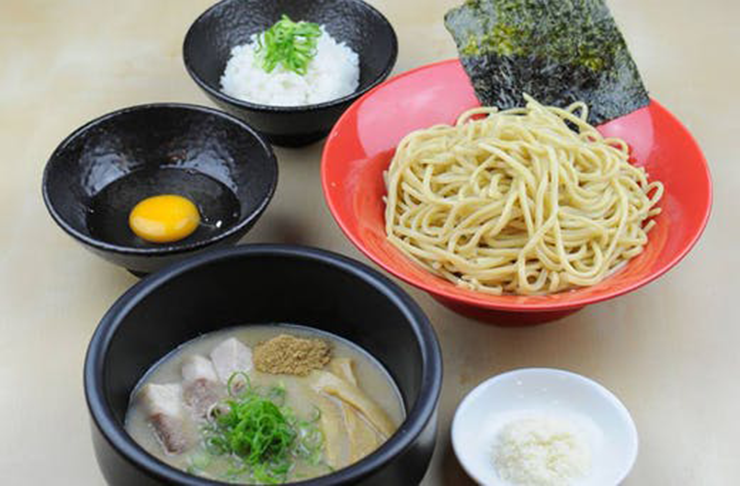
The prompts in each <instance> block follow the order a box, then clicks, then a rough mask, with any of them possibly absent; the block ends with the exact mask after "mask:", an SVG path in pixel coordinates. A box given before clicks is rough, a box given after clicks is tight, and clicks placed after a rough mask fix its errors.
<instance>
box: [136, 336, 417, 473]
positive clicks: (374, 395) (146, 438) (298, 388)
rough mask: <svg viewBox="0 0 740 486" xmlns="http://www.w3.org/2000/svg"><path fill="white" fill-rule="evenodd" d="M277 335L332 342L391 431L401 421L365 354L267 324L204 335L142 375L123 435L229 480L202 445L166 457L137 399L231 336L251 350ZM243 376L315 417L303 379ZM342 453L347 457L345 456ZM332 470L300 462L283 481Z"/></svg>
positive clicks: (336, 341)
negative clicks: (277, 388)
mask: <svg viewBox="0 0 740 486" xmlns="http://www.w3.org/2000/svg"><path fill="white" fill-rule="evenodd" d="M280 334H290V335H293V336H296V337H314V338H322V339H326V340H327V341H329V342H331V344H332V358H333V359H334V358H349V359H351V360H352V361H353V364H354V374H355V376H356V379H357V385H358V387H359V388H360V389H361V390H362V391H363V392H364V393H365V395H367V397H369V398H370V399H371V400H373V401H374V402H375V403H376V404H377V405H378V406H379V407H380V408H381V409H382V410H383V411H384V412H385V413H386V414H387V416H388V418H389V419H390V420H391V422H392V423H393V424H394V426H395V428H397V427H398V426H399V425H400V424H401V422H402V421H403V419H404V417H405V410H404V407H403V402H402V399H401V396H400V393H399V391H398V388H397V387H396V385H395V383H394V382H393V380H392V379H391V377H390V375H389V373H388V372H387V371H386V370H385V368H383V366H382V365H381V364H380V363H379V362H378V361H377V360H376V359H375V358H373V357H372V356H371V355H370V354H369V353H367V352H366V351H364V350H363V349H361V348H360V347H359V346H357V345H355V344H353V343H351V342H349V341H347V340H345V339H343V338H340V337H338V336H335V335H333V334H329V333H326V332H323V331H318V330H315V329H311V328H306V327H302V326H295V325H288V324H279V325H277V324H269V325H249V326H237V327H232V328H228V329H224V330H221V331H216V332H213V333H209V334H205V335H203V336H201V337H198V338H196V339H194V340H192V341H189V342H187V343H184V344H183V345H181V346H179V347H178V348H176V349H175V350H174V351H172V352H171V353H169V354H168V355H167V356H165V357H164V358H163V359H162V360H160V361H159V362H158V363H157V364H155V365H154V366H153V367H152V368H151V369H150V370H149V371H148V372H147V373H146V375H145V376H144V377H143V378H142V379H141V381H140V382H139V384H138V385H137V387H136V388H135V390H134V392H133V393H132V395H131V401H130V405H129V409H128V412H127V415H126V420H125V428H126V430H127V432H128V433H129V434H130V435H131V437H132V438H133V439H134V440H135V441H136V442H137V443H138V444H139V445H140V446H141V447H143V448H144V449H145V450H146V451H147V452H149V453H150V454H152V455H153V456H155V457H157V458H158V459H160V460H162V461H163V462H165V463H167V464H169V465H171V466H173V467H176V468H178V469H182V470H185V471H189V472H191V473H194V474H197V475H199V476H204V477H209V478H212V479H219V480H228V478H227V477H225V476H226V472H227V462H226V460H223V461H219V460H213V459H207V458H208V457H209V456H208V455H207V453H206V450H205V448H204V445H203V443H202V442H201V441H198V445H197V446H196V447H194V448H192V449H190V450H188V451H186V452H184V453H182V454H178V455H175V454H169V453H167V452H166V451H165V450H164V448H163V446H162V444H161V443H160V441H159V440H158V438H157V436H156V434H155V431H154V428H153V426H152V425H151V424H150V422H149V419H148V417H147V416H146V413H145V411H144V410H143V407H142V406H141V403H140V400H138V393H139V391H140V390H141V388H142V387H143V386H144V385H146V384H169V383H180V382H181V381H182V374H181V368H182V364H183V361H184V360H185V359H187V358H188V357H191V356H194V355H201V356H205V357H208V356H209V354H210V353H211V351H212V350H213V349H214V348H215V347H216V346H218V345H219V344H220V343H222V342H223V341H224V340H226V339H228V338H232V337H233V338H236V339H238V340H239V341H241V342H242V343H243V344H244V345H246V346H248V347H250V348H252V349H253V348H254V347H255V346H256V345H258V344H259V343H262V342H264V341H267V340H269V339H271V338H274V337H276V336H278V335H280ZM325 368H326V367H325ZM248 374H249V378H250V381H251V383H252V385H253V386H256V387H269V386H274V385H281V386H283V387H284V388H285V390H286V395H285V402H284V404H285V406H287V407H290V408H292V409H293V410H294V411H295V414H296V416H297V417H298V418H301V419H310V418H311V417H314V416H315V415H316V406H315V402H316V400H317V399H320V398H319V396H318V394H317V393H316V392H315V391H314V390H313V389H312V388H311V387H310V385H309V380H308V378H307V377H301V376H294V375H285V374H281V375H274V374H268V373H262V372H259V371H257V370H256V369H252V370H251V371H250V372H249V373H248ZM331 401H332V402H334V403H335V404H336V403H339V402H340V400H338V399H331ZM191 430H198V425H195V426H194V427H192V429H191ZM346 441H347V444H346V446H345V445H342V447H340V449H342V450H343V451H348V450H349V438H346ZM343 453H345V454H348V452H343ZM206 459H207V460H206ZM342 462H350V463H351V461H350V459H349V457H343V458H342ZM205 463H207V464H206V466H207V467H202V466H203V465H204V464H205ZM332 470H333V468H331V467H329V466H327V465H326V464H324V463H322V464H319V465H312V464H309V463H307V462H305V461H299V462H298V463H296V464H295V467H294V468H293V469H292V471H291V474H290V475H289V477H288V480H289V481H292V480H301V479H308V478H312V477H318V476H323V475H326V474H328V473H330V472H332ZM231 480H234V479H233V478H232V479H231ZM235 482H244V483H245V484H248V482H247V481H245V480H244V479H238V480H235Z"/></svg>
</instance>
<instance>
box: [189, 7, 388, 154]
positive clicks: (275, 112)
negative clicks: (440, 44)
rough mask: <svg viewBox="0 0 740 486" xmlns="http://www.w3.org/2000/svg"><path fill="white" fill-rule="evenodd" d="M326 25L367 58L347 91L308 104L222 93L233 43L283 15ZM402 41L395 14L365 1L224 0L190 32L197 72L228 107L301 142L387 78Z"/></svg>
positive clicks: (284, 140) (272, 133) (265, 129)
mask: <svg viewBox="0 0 740 486" xmlns="http://www.w3.org/2000/svg"><path fill="white" fill-rule="evenodd" d="M283 14H287V15H288V16H289V17H290V18H291V19H293V20H295V21H299V20H305V21H308V22H315V23H317V24H323V25H324V26H325V27H326V30H327V31H328V32H329V34H331V36H332V37H334V38H335V39H337V41H339V42H346V43H347V45H348V46H349V47H351V48H352V50H354V51H355V52H356V53H357V54H358V55H359V58H360V86H359V87H358V89H357V90H356V91H355V92H354V93H352V94H350V95H348V96H344V97H342V98H339V99H336V100H333V101H329V102H326V103H320V104H315V105H308V106H299V107H280V106H267V105H261V104H256V103H249V102H246V101H242V100H238V99H236V98H232V97H231V96H228V95H226V94H224V93H222V92H221V82H220V79H221V75H222V74H223V72H224V68H225V67H226V63H227V61H228V60H229V57H230V54H231V49H232V48H233V47H234V46H237V45H241V44H245V43H248V42H249V41H250V37H251V36H252V34H257V33H260V32H263V31H265V30H266V29H268V28H269V27H270V26H272V25H273V24H274V23H275V22H277V21H278V20H280V17H281V15H283ZM397 54H398V41H397V39H396V33H395V32H394V30H393V27H392V26H391V24H390V23H389V22H388V20H387V19H386V18H385V17H384V16H383V15H382V14H381V13H380V12H378V11H377V10H375V9H374V8H373V7H371V6H370V5H368V4H366V3H365V2H362V1H360V0H310V1H308V0H270V1H265V0H223V1H221V2H219V3H217V4H216V5H214V6H213V7H211V8H210V9H208V10H207V11H206V12H205V13H204V14H203V15H201V16H200V17H199V18H198V19H197V20H196V21H195V23H194V24H193V25H192V26H191V27H190V30H189V31H188V33H187V36H186V37H185V44H184V46H183V56H184V59H185V67H186V68H187V70H188V72H189V73H190V76H192V78H193V79H194V80H195V82H196V83H197V84H198V86H200V87H201V88H202V89H203V91H205V93H206V94H207V95H208V96H209V97H210V98H211V100H213V101H214V102H215V103H216V104H217V105H219V106H220V107H221V108H223V109H224V110H226V111H228V112H229V113H231V114H233V115H236V116H238V117H239V118H242V119H243V120H246V121H248V122H249V123H250V124H252V125H253V126H254V127H255V128H257V129H258V130H260V131H261V132H262V133H264V134H265V135H266V136H267V138H268V140H270V142H272V143H274V144H277V145H284V146H291V147H297V146H301V145H307V144H309V143H312V142H316V141H318V140H321V139H322V138H324V137H325V136H326V135H328V133H329V131H330V130H331V128H332V126H334V123H335V122H336V121H337V120H338V119H339V117H340V116H341V115H342V113H343V112H344V110H346V109H347V108H348V107H349V105H350V104H352V102H353V101H355V100H356V99H357V98H359V97H360V96H361V95H362V94H364V93H365V92H367V91H368V90H370V89H371V88H373V87H374V86H376V85H377V84H379V83H380V82H382V81H383V80H385V79H386V78H387V77H388V75H389V74H390V73H391V70H392V69H393V66H394V65H395V63H396V56H397Z"/></svg>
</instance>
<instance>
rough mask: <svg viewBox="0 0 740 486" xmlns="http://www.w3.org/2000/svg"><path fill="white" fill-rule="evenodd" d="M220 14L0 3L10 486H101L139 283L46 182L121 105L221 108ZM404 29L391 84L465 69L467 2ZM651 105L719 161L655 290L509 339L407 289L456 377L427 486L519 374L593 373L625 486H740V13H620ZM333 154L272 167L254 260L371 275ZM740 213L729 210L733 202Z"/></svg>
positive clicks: (119, 5) (448, 380)
mask: <svg viewBox="0 0 740 486" xmlns="http://www.w3.org/2000/svg"><path fill="white" fill-rule="evenodd" d="M210 3H211V2H210V0H126V1H115V0H105V1H103V0H0V148H1V149H2V152H1V155H0V163H1V164H2V173H1V174H0V484H3V485H21V484H28V485H31V484H33V485H42V484H52V483H53V484H62V485H101V484H103V480H102V477H101V475H100V473H99V472H98V469H97V466H96V464H95V460H94V458H93V452H92V447H91V443H90V439H89V425H88V419H87V410H86V408H85V402H84V398H83V390H82V364H83V358H84V353H85V349H86V346H87V343H88V339H89V338H90V335H91V333H92V332H93V329H94V328H95V326H96V324H97V322H98V320H99V319H100V317H101V316H102V315H103V313H104V312H105V310H106V309H107V308H108V306H110V305H111V303H112V302H113V301H114V300H115V299H116V298H117V297H118V296H119V295H120V294H121V293H122V292H123V291H124V290H126V289H127V288H128V287H129V286H130V285H132V284H133V283H134V282H135V281H136V280H135V279H134V277H132V276H130V275H129V274H128V273H126V272H125V271H123V270H121V269H119V268H117V267H114V266H111V265H109V264H107V263H104V262H103V261H101V260H99V259H98V258H97V257H94V256H93V255H92V254H90V253H88V252H87V251H85V250H83V249H82V248H81V247H80V246H79V245H78V244H77V243H76V242H74V241H73V240H72V239H71V238H69V237H68V236H66V235H65V234H64V233H63V232H62V231H61V230H60V229H59V228H57V227H56V226H55V225H54V224H53V222H52V221H51V219H50V217H49V216H48V214H47V212H46V210H45V208H44V205H43V203H42V200H41V197H40V183H41V172H42V169H43V166H44V163H45V161H46V159H47V157H48V156H49V154H50V153H51V151H52V150H53V149H54V147H55V146H56V145H57V143H58V142H59V141H60V140H61V139H62V138H63V137H65V136H66V135H67V134H68V133H69V132H71V131H72V130H73V129H75V128H76V127H78V126H79V125H80V124H82V123H84V122H86V121H88V120H89V119H91V118H93V117H96V116H98V115H101V114H103V113H105V112H108V111H110V110H113V109H116V108H119V107H123V106H126V105H131V104H137V103H143V102H151V101H188V102H194V103H202V104H209V103H208V101H207V100H206V98H205V96H204V95H203V94H201V92H200V91H199V90H198V88H197V87H196V86H195V84H194V83H193V82H191V80H190V79H189V77H188V76H187V74H186V73H185V70H184V68H183V65H182V62H181V57H180V48H181V44H182V39H183V35H184V33H185V31H186V29H187V27H188V25H189V24H190V23H191V22H192V20H193V19H194V18H195V17H196V16H197V15H198V14H199V13H200V12H201V11H203V10H204V9H205V8H206V7H207V6H208V5H209V4H210ZM372 3H374V4H376V5H377V6H378V7H379V8H380V9H381V10H382V11H383V12H384V13H385V14H386V15H387V16H388V18H389V19H390V20H391V22H392V23H393V25H394V26H395V28H396V30H397V32H398V36H399V41H400V53H399V59H398V64H397V66H396V69H395V72H396V73H399V72H402V71H405V70H407V69H410V68H413V67H416V66H419V65H421V64H425V63H428V62H432V61H436V60H440V59H445V58H450V57H454V55H455V51H454V46H453V43H452V41H451V39H450V37H449V36H448V34H447V32H446V31H445V30H444V28H443V26H442V15H443V13H444V12H445V11H446V10H447V9H448V8H449V7H451V6H453V5H454V4H457V3H459V0H438V1H432V0H376V1H374V2H372ZM611 6H612V9H613V11H614V13H615V16H616V17H617V19H618V21H619V23H620V24H621V26H622V28H623V31H624V33H625V35H626V37H627V39H628V40H629V43H630V45H631V47H632V52H633V54H634V57H635V58H636V61H637V64H638V65H639V66H640V68H641V71H642V74H643V77H644V78H645V81H646V83H647V85H648V86H649V88H650V90H651V93H652V95H653V96H654V97H656V98H657V99H659V100H660V101H661V102H662V103H663V104H665V105H666V106H668V107H670V109H671V110H672V111H673V112H674V113H675V114H676V115H678V117H679V118H681V119H682V120H683V121H684V123H685V124H686V125H687V126H688V127H689V128H690V129H691V130H692V131H693V133H694V134H695V136H696V137H697V139H698V140H699V142H700V144H701V145H702V147H703V148H704V151H705V154H706V156H707V158H708V160H709V161H710V164H711V168H712V172H713V176H714V182H715V193H714V194H715V206H714V211H713V216H712V220H711V222H710V224H709V227H708V229H707V231H706V233H705V234H704V237H703V238H702V240H701V241H700V243H699V245H698V246H697V247H696V248H695V249H694V251H693V252H692V253H691V254H690V255H689V256H688V257H687V258H686V260H684V261H683V262H682V263H681V265H680V266H679V267H678V268H676V269H675V270H673V271H671V272H670V273H669V274H668V275H667V276H665V277H663V278H662V279H660V280H659V281H658V282H656V283H653V284H651V285H649V286H648V287H647V288H644V289H642V290H640V291H638V292H635V293H633V294H630V295H628V296H625V297H622V298H619V299H617V300H614V301H611V302H607V303H603V304H599V305H594V306H591V307H589V308H587V309H585V310H583V311H581V312H579V313H577V314H575V315H573V316H572V317H569V318H567V319H565V320H562V321H560V322H557V323H554V324H551V325H546V326H541V327H535V328H527V329H501V328H496V327H491V326H487V325H482V324H479V323H477V322H474V321H471V320H467V319H465V318H462V317H460V316H457V315H455V314H453V313H451V312H449V311H448V310H446V309H445V308H443V307H441V306H439V305H438V304H436V303H435V302H433V301H432V300H431V299H430V298H429V297H428V296H427V295H426V294H424V293H422V292H418V291H415V290H413V289H409V291H410V292H411V294H412V295H413V296H414V297H415V298H416V299H417V301H418V302H420V303H421V305H422V306H423V307H424V309H425V310H426V312H427V313H428V314H429V316H430V317H431V319H432V321H433V323H434V326H435V328H436V330H437V333H438V335H439V338H440V341H441V345H442V350H443V353H444V360H445V381H444V389H443V394H442V400H441V405H440V421H441V423H440V432H439V443H438V449H437V452H436V455H435V457H434V461H433V463H432V465H431V468H430V471H429V474H428V475H427V478H426V479H425V481H424V483H423V484H424V485H458V484H460V485H466V484H470V483H469V480H467V479H466V478H465V476H464V474H463V473H462V471H461V469H460V467H459V465H458V464H457V462H456V460H455V458H454V455H453V453H452V451H451V448H450V441H449V425H450V420H451V417H452V414H453V412H454V409H455V406H456V404H457V403H458V402H459V400H460V399H461V398H462V397H463V395H464V394H465V393H466V392H467V391H468V390H470V389H471V388H472V387H473V386H475V384H477V383H478V382H480V381H482V380H483V379H485V378H487V377H489V376H491V375H494V374H497V373H500V372H502V371H505V370H509V369H512V368H517V367H523V366H554V367H561V368H566V369H569V370H572V371H576V372H579V373H583V374H585V375H588V376H590V377H592V378H595V379H596V380H598V381H600V382H601V383H603V384H604V385H606V386H607V387H608V388H610V389H611V390H613V391H614V392H615V393H616V394H617V395H619V396H620V397H621V398H622V399H623V400H624V402H625V404H626V405H627V407H628V408H629V409H630V410H631V411H632V414H633V416H634V418H635V421H636V422H637V427H638V429H639V433H640V438H641V440H640V455H639V458H638V460H637V464H636V466H635V469H634V471H633V472H632V474H631V476H630V477H629V479H628V480H627V481H626V483H625V484H628V485H650V486H652V485H730V484H740V460H738V438H740V421H738V409H739V403H738V400H739V399H740V377H739V376H738V372H739V371H740V358H739V356H740V352H739V351H738V344H740V319H738V312H737V311H736V310H735V309H736V304H737V302H738V299H740V295H738V291H740V279H739V277H740V251H739V250H738V247H739V245H738V240H735V238H740V228H738V224H737V223H738V219H739V218H738V212H740V205H739V204H738V203H737V201H738V199H737V197H738V194H739V193H740V155H739V154H740V149H739V148H738V147H739V146H740V145H739V144H740V124H739V123H738V111H740V101H738V95H737V90H738V88H740V69H739V68H738V62H739V61H740V34H738V32H740V31H739V30H738V27H737V21H738V19H740V2H737V1H736V0H707V1H704V2H700V1H696V0H673V1H668V0H663V1H661V0H612V1H611ZM321 150H322V144H320V143H319V144H315V145H313V146H310V147H308V148H305V149H302V150H285V149H277V155H278V157H279V159H280V168H281V173H280V184H279V187H278V191H277V194H276V196H275V198H274V200H273V202H272V204H271V206H270V207H269V209H268V210H267V212H266V214H265V215H264V216H263V217H262V219H261V220H260V222H259V223H258V224H257V226H256V227H255V228H254V230H253V231H252V232H251V233H250V234H249V235H248V236H247V238H246V239H245V240H244V241H245V242H290V243H305V244H309V245H316V246H320V247H324V248H329V249H332V250H336V251H339V252H343V253H346V254H348V255H351V256H354V257H357V258H361V257H360V256H359V254H358V252H357V251H356V250H355V249H354V248H353V247H352V246H351V245H350V244H349V243H348V242H347V241H346V240H345V239H344V237H343V236H342V235H341V234H340V232H339V230H338V228H337V226H336V225H335V224H334V222H333V221H332V219H331V216H330V215H329V212H328V210H327V208H326V206H325V205H324V202H323V197H322V193H321V188H320V184H319V158H320V154H321ZM733 198H734V199H733Z"/></svg>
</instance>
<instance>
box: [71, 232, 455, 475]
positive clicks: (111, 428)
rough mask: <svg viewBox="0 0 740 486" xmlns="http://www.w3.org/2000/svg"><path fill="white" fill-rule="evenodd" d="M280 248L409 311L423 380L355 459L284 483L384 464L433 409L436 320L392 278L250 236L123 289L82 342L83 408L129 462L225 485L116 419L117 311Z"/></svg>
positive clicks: (333, 256) (438, 372)
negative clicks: (151, 446) (248, 241)
mask: <svg viewBox="0 0 740 486" xmlns="http://www.w3.org/2000/svg"><path fill="white" fill-rule="evenodd" d="M262 256H270V257H274V256H282V257H287V258H294V259H303V260H309V261H313V262H315V263H318V264H321V265H328V266H332V267H334V268H338V269H340V270H342V271H343V272H345V273H347V274H350V275H352V276H353V277H357V278H359V279H361V280H362V281H364V282H365V283H367V284H370V285H372V286H373V287H374V288H375V289H377V290H378V291H380V292H381V293H382V294H383V295H385V296H386V297H387V298H388V299H389V300H391V301H392V302H393V304H394V305H395V306H396V307H398V308H399V309H400V310H401V311H402V313H403V314H404V315H405V317H406V318H407V320H408V322H409V323H410V325H411V328H412V331H413V332H414V334H415V336H416V339H417V342H418V343H419V346H420V348H421V363H422V382H421V387H420V391H419V395H418V397H417V399H416V402H415V404H414V406H413V408H412V409H411V410H410V411H408V413H407V414H406V419H405V420H404V422H403V423H402V424H401V426H400V427H399V429H398V431H397V432H396V433H395V434H394V435H393V436H391V438H390V439H388V441H386V442H385V443H384V444H383V445H382V446H381V447H380V448H379V449H377V450H376V451H375V452H373V453H372V454H370V455H369V456H367V457H366V458H364V459H362V460H361V461H359V462H357V463H355V464H353V465H351V466H348V467H346V468H344V469H340V470H339V471H337V472H334V473H331V474H329V475H326V476H321V477H319V478H315V479H311V480H307V481H299V482H295V483H289V484H292V485H296V486H329V485H338V484H354V483H355V482H357V481H359V480H361V479H363V478H365V477H367V476H370V475H371V474H372V473H373V472H374V471H376V470H378V469H379V468H382V467H383V466H384V465H385V464H387V463H388V462H390V461H391V460H393V458H395V457H397V456H398V455H400V454H402V453H403V452H404V451H406V450H407V449H408V448H410V447H411V445H412V444H413V442H414V440H415V439H416V438H417V437H418V436H419V435H421V433H422V432H423V431H424V430H425V428H426V426H427V424H428V423H429V421H431V420H433V419H434V417H435V412H436V409H437V404H438V402H439V396H440V393H441V388H442V353H441V349H440V346H439V341H438V339H437V336H436V333H435V331H434V328H433V327H432V325H431V323H430V322H429V319H428V318H427V316H426V315H425V314H424V312H423V310H422V309H421V308H420V307H419V305H418V304H417V303H416V302H415V301H414V300H413V299H412V298H411V297H410V296H409V295H408V294H407V293H406V292H405V291H404V290H403V289H401V287H399V286H398V285H397V284H395V283H394V282H392V281H391V280H390V279H389V278H388V277H386V276H384V275H382V274H381V273H380V272H378V271H377V270H374V269H372V268H370V267H369V266H367V265H365V264H364V263H361V262H358V261H356V260H353V259H351V258H349V257H346V256H344V255H340V254H338V253H334V252H330V251H327V250H321V249H318V248H312V247H306V246H298V245H279V244H255V245H242V246H236V247H231V248H222V249H218V250H212V251H209V252H206V253H202V254H198V255H195V256H193V257H190V258H188V259H186V260H183V261H180V262H178V263H175V264H173V265H171V266H169V267H166V268H165V269H163V270H160V271H158V272H156V273H153V274H151V275H149V276H148V277H146V278H144V279H143V280H141V281H139V282H138V283H136V284H135V285H134V286H133V287H131V288H130V289H129V290H128V291H126V293H124V294H123V295H122V296H121V297H119V298H118V300H117V301H116V302H115V303H114V304H113V305H112V306H111V308H110V309H109V310H108V311H107V312H106V314H105V315H104V316H103V318H102V319H101V321H100V324H99V325H98V326H97V328H96V330H95V332H94V334H93V336H92V338H91V340H90V344H89V346H88V349H87V354H86V356H85V365H84V389H85V399H86V402H87V406H88V410H89V412H90V415H91V417H92V420H93V422H94V423H95V426H96V427H97V428H98V430H99V431H100V432H101V435H102V436H103V437H104V439H105V440H106V441H107V442H108V444H109V445H110V446H111V447H112V448H114V449H115V450H116V451H117V453H118V454H119V455H120V456H121V457H123V458H124V459H125V460H126V461H127V462H129V463H131V464H133V465H134V466H135V467H136V468H138V469H139V470H141V471H143V472H144V473H146V474H148V475H149V476H151V477H153V478H157V479H159V480H164V481H173V482H175V483H177V484H183V485H187V486H217V485H218V486H225V485H226V484H229V483H223V482H219V481H212V480H208V479H204V478H199V477H197V476H193V475H190V474H187V473H185V472H183V471H180V470H178V469H175V468H173V467H171V466H169V465H167V464H165V463H163V462H161V461H159V460H158V459H156V458H155V457H154V456H152V455H150V454H149V453H148V452H146V451H145V450H144V449H143V448H141V447H140V446H139V445H138V444H136V443H135V442H134V440H133V439H132V438H131V437H130V436H129V435H128V434H127V433H126V431H125V430H124V429H123V427H121V426H119V425H118V424H117V421H116V420H115V419H114V417H113V413H112V411H111V409H110V407H109V406H108V404H107V402H106V400H105V398H104V392H103V391H102V390H103V383H104V381H105V377H104V376H103V369H104V365H105V361H106V357H107V351H108V348H109V346H110V343H111V341H112V339H113V338H114V336H115V334H116V333H117V331H118V327H119V325H120V323H121V321H122V320H123V318H124V317H125V316H126V315H127V314H128V313H129V312H130V311H131V310H132V309H133V308H134V307H135V306H136V305H137V304H138V303H139V302H141V301H142V300H143V299H144V298H146V297H147V296H148V295H150V294H151V293H152V292H153V291H155V290H157V289H158V288H159V287H160V286H162V285H163V284H165V283H167V282H168V281H170V280H172V279H174V278H177V277H178V276H180V275H182V274H185V273H187V272H189V271H191V270H194V269H196V268H197V267H200V266H202V265H206V264H209V263H212V262H214V261H223V260H230V259H240V258H245V257H247V258H260V257H262Z"/></svg>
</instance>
